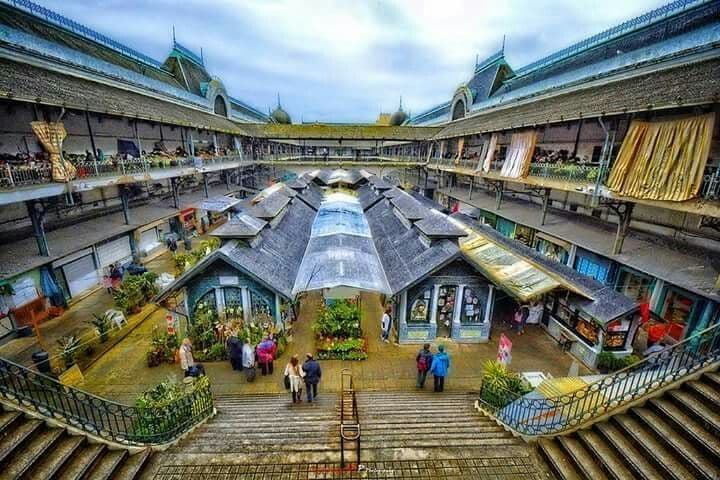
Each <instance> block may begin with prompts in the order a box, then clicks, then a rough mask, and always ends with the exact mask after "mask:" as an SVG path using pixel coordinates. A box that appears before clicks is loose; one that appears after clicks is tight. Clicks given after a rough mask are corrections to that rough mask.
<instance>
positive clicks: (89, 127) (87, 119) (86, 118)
mask: <svg viewBox="0 0 720 480" xmlns="http://www.w3.org/2000/svg"><path fill="white" fill-rule="evenodd" d="M85 123H87V128H88V135H90V145H91V146H92V154H93V167H94V169H95V175H98V166H97V155H98V151H97V146H96V145H95V136H94V135H93V131H92V126H91V125H90V114H89V113H88V111H87V110H85ZM23 138H24V137H23Z"/></svg>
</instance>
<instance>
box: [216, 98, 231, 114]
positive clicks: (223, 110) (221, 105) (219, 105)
mask: <svg viewBox="0 0 720 480" xmlns="http://www.w3.org/2000/svg"><path fill="white" fill-rule="evenodd" d="M214 111H215V113H217V114H218V115H222V116H223V117H227V113H228V111H227V105H226V104H225V99H224V98H223V97H222V96H221V95H218V96H216V97H215V109H214Z"/></svg>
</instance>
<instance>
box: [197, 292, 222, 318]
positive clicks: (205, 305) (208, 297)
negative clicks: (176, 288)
mask: <svg viewBox="0 0 720 480" xmlns="http://www.w3.org/2000/svg"><path fill="white" fill-rule="evenodd" d="M200 310H214V311H216V312H217V299H216V298H215V289H214V288H213V289H210V290H208V291H207V292H206V293H205V294H204V295H203V296H202V297H200V298H199V299H198V301H197V302H195V308H194V309H193V312H194V313H197V312H198V311H200Z"/></svg>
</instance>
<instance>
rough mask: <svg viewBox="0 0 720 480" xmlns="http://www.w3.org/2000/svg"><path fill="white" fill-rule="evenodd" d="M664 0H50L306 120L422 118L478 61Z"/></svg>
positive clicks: (573, 34) (556, 39)
mask: <svg viewBox="0 0 720 480" xmlns="http://www.w3.org/2000/svg"><path fill="white" fill-rule="evenodd" d="M662 3H663V2H662V1H661V0H634V1H633V2H632V4H628V2H625V1H623V0H606V1H604V2H595V1H586V2H578V1H571V0H545V1H534V2H532V1H518V0H514V1H513V0H511V1H506V2H497V1H492V2H491V1H487V0H483V1H477V0H476V1H470V0H444V1H442V2H438V1H418V0H388V1H383V2H380V1H329V0H276V1H271V0H256V1H244V2H240V1H233V0H219V1H209V0H208V1H204V0H185V1H183V2H173V1H170V0H156V1H141V0H105V1H99V0H94V1H82V0H49V1H46V2H44V4H45V5H47V6H48V7H49V8H52V9H54V10H56V11H59V12H60V13H62V14H64V15H67V16H69V17H71V18H73V19H74V20H76V21H79V22H81V23H84V24H86V25H89V26H91V27H93V28H96V29H98V30H99V31H101V32H102V33H105V34H107V35H109V36H111V37H113V38H115V39H117V40H119V41H121V42H123V43H126V44H128V45H129V46H131V47H133V48H136V49H138V50H140V51H142V52H143V53H146V54H149V55H151V56H152V57H154V58H157V59H158V60H163V59H164V56H165V55H166V54H167V53H168V51H169V48H170V43H171V30H172V26H173V25H175V27H176V31H177V34H178V41H180V42H181V43H183V44H184V45H186V46H188V47H189V48H192V49H193V50H196V51H199V50H200V47H202V48H203V51H204V53H205V56H206V59H207V65H208V68H209V69H210V71H211V73H212V74H214V75H217V76H219V77H220V78H221V79H223V81H224V82H225V84H226V86H227V88H228V90H229V91H230V92H231V94H232V95H233V96H236V97H239V98H241V99H243V100H245V101H247V102H248V103H250V104H252V105H255V106H257V107H258V108H260V109H261V110H266V109H267V107H268V106H273V105H274V103H275V94H276V92H280V94H281V96H282V102H283V106H284V107H285V108H286V109H287V110H288V111H289V112H290V113H291V115H292V116H293V117H294V119H295V120H296V121H298V120H300V116H301V115H302V116H303V118H304V119H305V120H306V121H307V120H320V121H372V120H374V118H375V117H376V116H377V113H378V112H379V110H380V109H382V110H384V111H392V110H394V109H395V108H396V107H397V102H398V97H399V96H400V95H402V96H403V104H404V105H405V107H406V108H407V109H411V110H412V111H413V112H415V113H417V112H420V111H422V110H424V109H426V108H428V107H430V106H432V105H435V104H437V103H439V102H442V101H445V100H448V99H449V98H450V97H451V95H452V93H453V91H454V89H455V88H456V87H457V86H458V85H459V84H460V83H462V82H463V81H465V80H467V79H468V78H469V75H470V73H471V71H472V66H473V63H474V60H475V55H479V56H480V58H481V59H482V57H484V56H487V55H490V54H492V53H494V52H495V51H497V50H498V49H499V48H500V45H501V43H502V38H503V35H506V36H507V40H506V57H507V59H508V61H509V63H510V64H511V65H513V66H514V67H516V68H517V67H520V66H522V65H524V64H526V63H529V62H531V61H533V60H535V59H538V58H540V57H542V56H544V55H547V54H549V53H552V52H553V51H555V50H558V49H560V48H562V47H564V46H567V45H568V44H570V43H572V42H575V41H578V40H581V39H582V38H585V37H587V36H590V35H592V34H594V33H597V32H599V31H601V30H603V29H605V28H608V27H610V26H612V25H614V24H616V23H620V22H622V21H624V20H625V19H627V18H630V17H632V16H635V15H638V14H640V13H642V12H644V11H647V10H649V9H652V8H655V7H656V6H658V5H660V4H662Z"/></svg>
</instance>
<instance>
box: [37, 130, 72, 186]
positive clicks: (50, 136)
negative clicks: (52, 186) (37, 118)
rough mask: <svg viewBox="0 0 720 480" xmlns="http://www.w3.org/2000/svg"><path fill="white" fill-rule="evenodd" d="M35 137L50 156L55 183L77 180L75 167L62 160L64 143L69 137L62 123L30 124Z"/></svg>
mask: <svg viewBox="0 0 720 480" xmlns="http://www.w3.org/2000/svg"><path fill="white" fill-rule="evenodd" d="M30 126H31V127H32V130H33V132H34V133H35V136H36V137H37V138H38V140H40V143H41V144H42V146H43V148H44V149H45V150H46V151H47V152H48V153H49V154H50V163H51V164H52V178H53V181H55V182H69V181H70V180H72V179H73V178H75V167H74V166H73V164H72V163H70V162H68V161H67V160H65V159H64V158H62V142H63V140H65V137H66V136H67V132H66V131H65V126H64V125H63V124H62V122H30Z"/></svg>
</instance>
